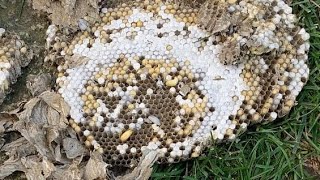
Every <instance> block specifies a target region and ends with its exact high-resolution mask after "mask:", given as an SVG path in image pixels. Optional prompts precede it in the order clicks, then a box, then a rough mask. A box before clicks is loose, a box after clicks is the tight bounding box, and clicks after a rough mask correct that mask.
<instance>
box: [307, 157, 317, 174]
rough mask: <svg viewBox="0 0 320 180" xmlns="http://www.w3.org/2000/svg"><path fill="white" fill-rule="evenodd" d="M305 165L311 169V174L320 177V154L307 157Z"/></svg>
mask: <svg viewBox="0 0 320 180" xmlns="http://www.w3.org/2000/svg"><path fill="white" fill-rule="evenodd" d="M304 165H305V167H307V168H308V169H309V171H310V172H311V174H313V175H316V176H318V177H320V156H319V157H310V158H309V159H307V161H306V162H305V164H304Z"/></svg>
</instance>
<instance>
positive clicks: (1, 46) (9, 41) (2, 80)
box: [0, 28, 30, 104]
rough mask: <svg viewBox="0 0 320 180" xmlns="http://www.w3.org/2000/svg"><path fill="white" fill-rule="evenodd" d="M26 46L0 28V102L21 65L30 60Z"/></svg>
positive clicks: (16, 37)
mask: <svg viewBox="0 0 320 180" xmlns="http://www.w3.org/2000/svg"><path fill="white" fill-rule="evenodd" d="M28 54H29V53H28V51H27V47H26V46H25V44H24V42H23V41H22V40H21V39H20V38H19V37H18V36H16V35H12V34H9V33H7V32H5V30H4V29H3V28H0V104H1V103H2V102H3V100H4V98H5V96H6V94H7V93H8V90H9V87H10V84H12V83H15V82H16V80H17V78H18V76H20V74H21V67H24V66H26V65H27V64H28V63H29V62H30V58H28V57H27V56H28Z"/></svg>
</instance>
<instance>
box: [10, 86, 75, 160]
mask: <svg viewBox="0 0 320 180" xmlns="http://www.w3.org/2000/svg"><path fill="white" fill-rule="evenodd" d="M24 108H25V110H24V111H22V112H21V113H19V114H18V118H19V119H20V121H18V122H17V123H15V124H14V128H15V129H16V130H18V131H19V132H20V133H21V135H22V136H24V137H25V138H26V139H27V140H28V141H29V142H30V143H31V144H32V145H34V146H35V147H36V148H37V151H38V152H39V153H40V154H41V155H42V156H44V157H47V158H48V159H49V160H52V161H55V160H56V161H60V162H62V161H66V159H64V160H62V159H61V158H57V156H56V153H57V152H56V151H55V149H56V147H55V145H53V144H52V142H55V143H54V144H58V145H59V144H61V143H62V142H61V141H62V137H59V135H60V134H63V132H64V131H66V129H67V127H68V122H67V119H66V117H67V115H68V112H69V107H68V106H67V104H66V103H65V102H64V100H63V99H62V97H61V96H60V95H58V94H57V93H54V92H50V91H46V92H44V93H42V94H41V95H40V96H39V97H36V98H33V99H31V100H30V101H29V102H28V103H27V104H26V105H25V106H24ZM58 137H59V138H58ZM59 149H60V148H59ZM58 153H59V152H58Z"/></svg>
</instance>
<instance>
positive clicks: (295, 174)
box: [152, 0, 320, 180]
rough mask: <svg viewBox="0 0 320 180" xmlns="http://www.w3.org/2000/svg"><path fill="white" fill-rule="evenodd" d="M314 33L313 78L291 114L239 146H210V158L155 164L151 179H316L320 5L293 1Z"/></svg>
mask: <svg viewBox="0 0 320 180" xmlns="http://www.w3.org/2000/svg"><path fill="white" fill-rule="evenodd" d="M292 6H293V8H294V12H295V14H297V15H298V17H299V18H300V19H299V22H300V23H301V25H302V26H304V27H305V28H306V29H307V31H308V32H309V33H310V35H311V38H310V43H311V50H310V53H309V67H310V79H309V81H308V83H307V85H306V86H305V87H304V89H303V91H302V92H301V93H300V95H299V97H298V98H297V100H298V105H297V106H295V107H294V108H293V109H292V110H291V112H290V114H289V115H287V116H286V117H284V118H282V119H279V120H277V121H276V122H274V123H271V124H268V125H261V126H256V127H251V128H250V129H248V132H247V133H245V134H244V135H242V136H240V137H239V139H238V140H237V142H234V143H229V144H219V145H215V146H213V147H211V148H210V149H209V150H208V151H207V152H206V156H203V157H200V158H197V159H194V160H190V161H187V162H181V163H178V164H173V165H156V166H155V168H154V172H153V174H152V179H188V180H198V179H316V178H320V177H314V176H312V175H311V174H308V172H307V171H306V169H305V167H304V163H305V160H306V159H308V158H309V157H311V156H319V155H320V123H319V118H320V28H319V25H320V13H319V12H320V0H303V1H301V0H293V2H292Z"/></svg>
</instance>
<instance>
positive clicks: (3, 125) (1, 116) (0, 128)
mask: <svg viewBox="0 0 320 180" xmlns="http://www.w3.org/2000/svg"><path fill="white" fill-rule="evenodd" d="M17 119H18V118H17V117H16V116H15V115H11V114H8V113H0V137H1V134H3V133H4V132H6V131H7V130H10V129H11V127H12V125H13V123H14V122H15V121H16V120H17Z"/></svg>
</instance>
